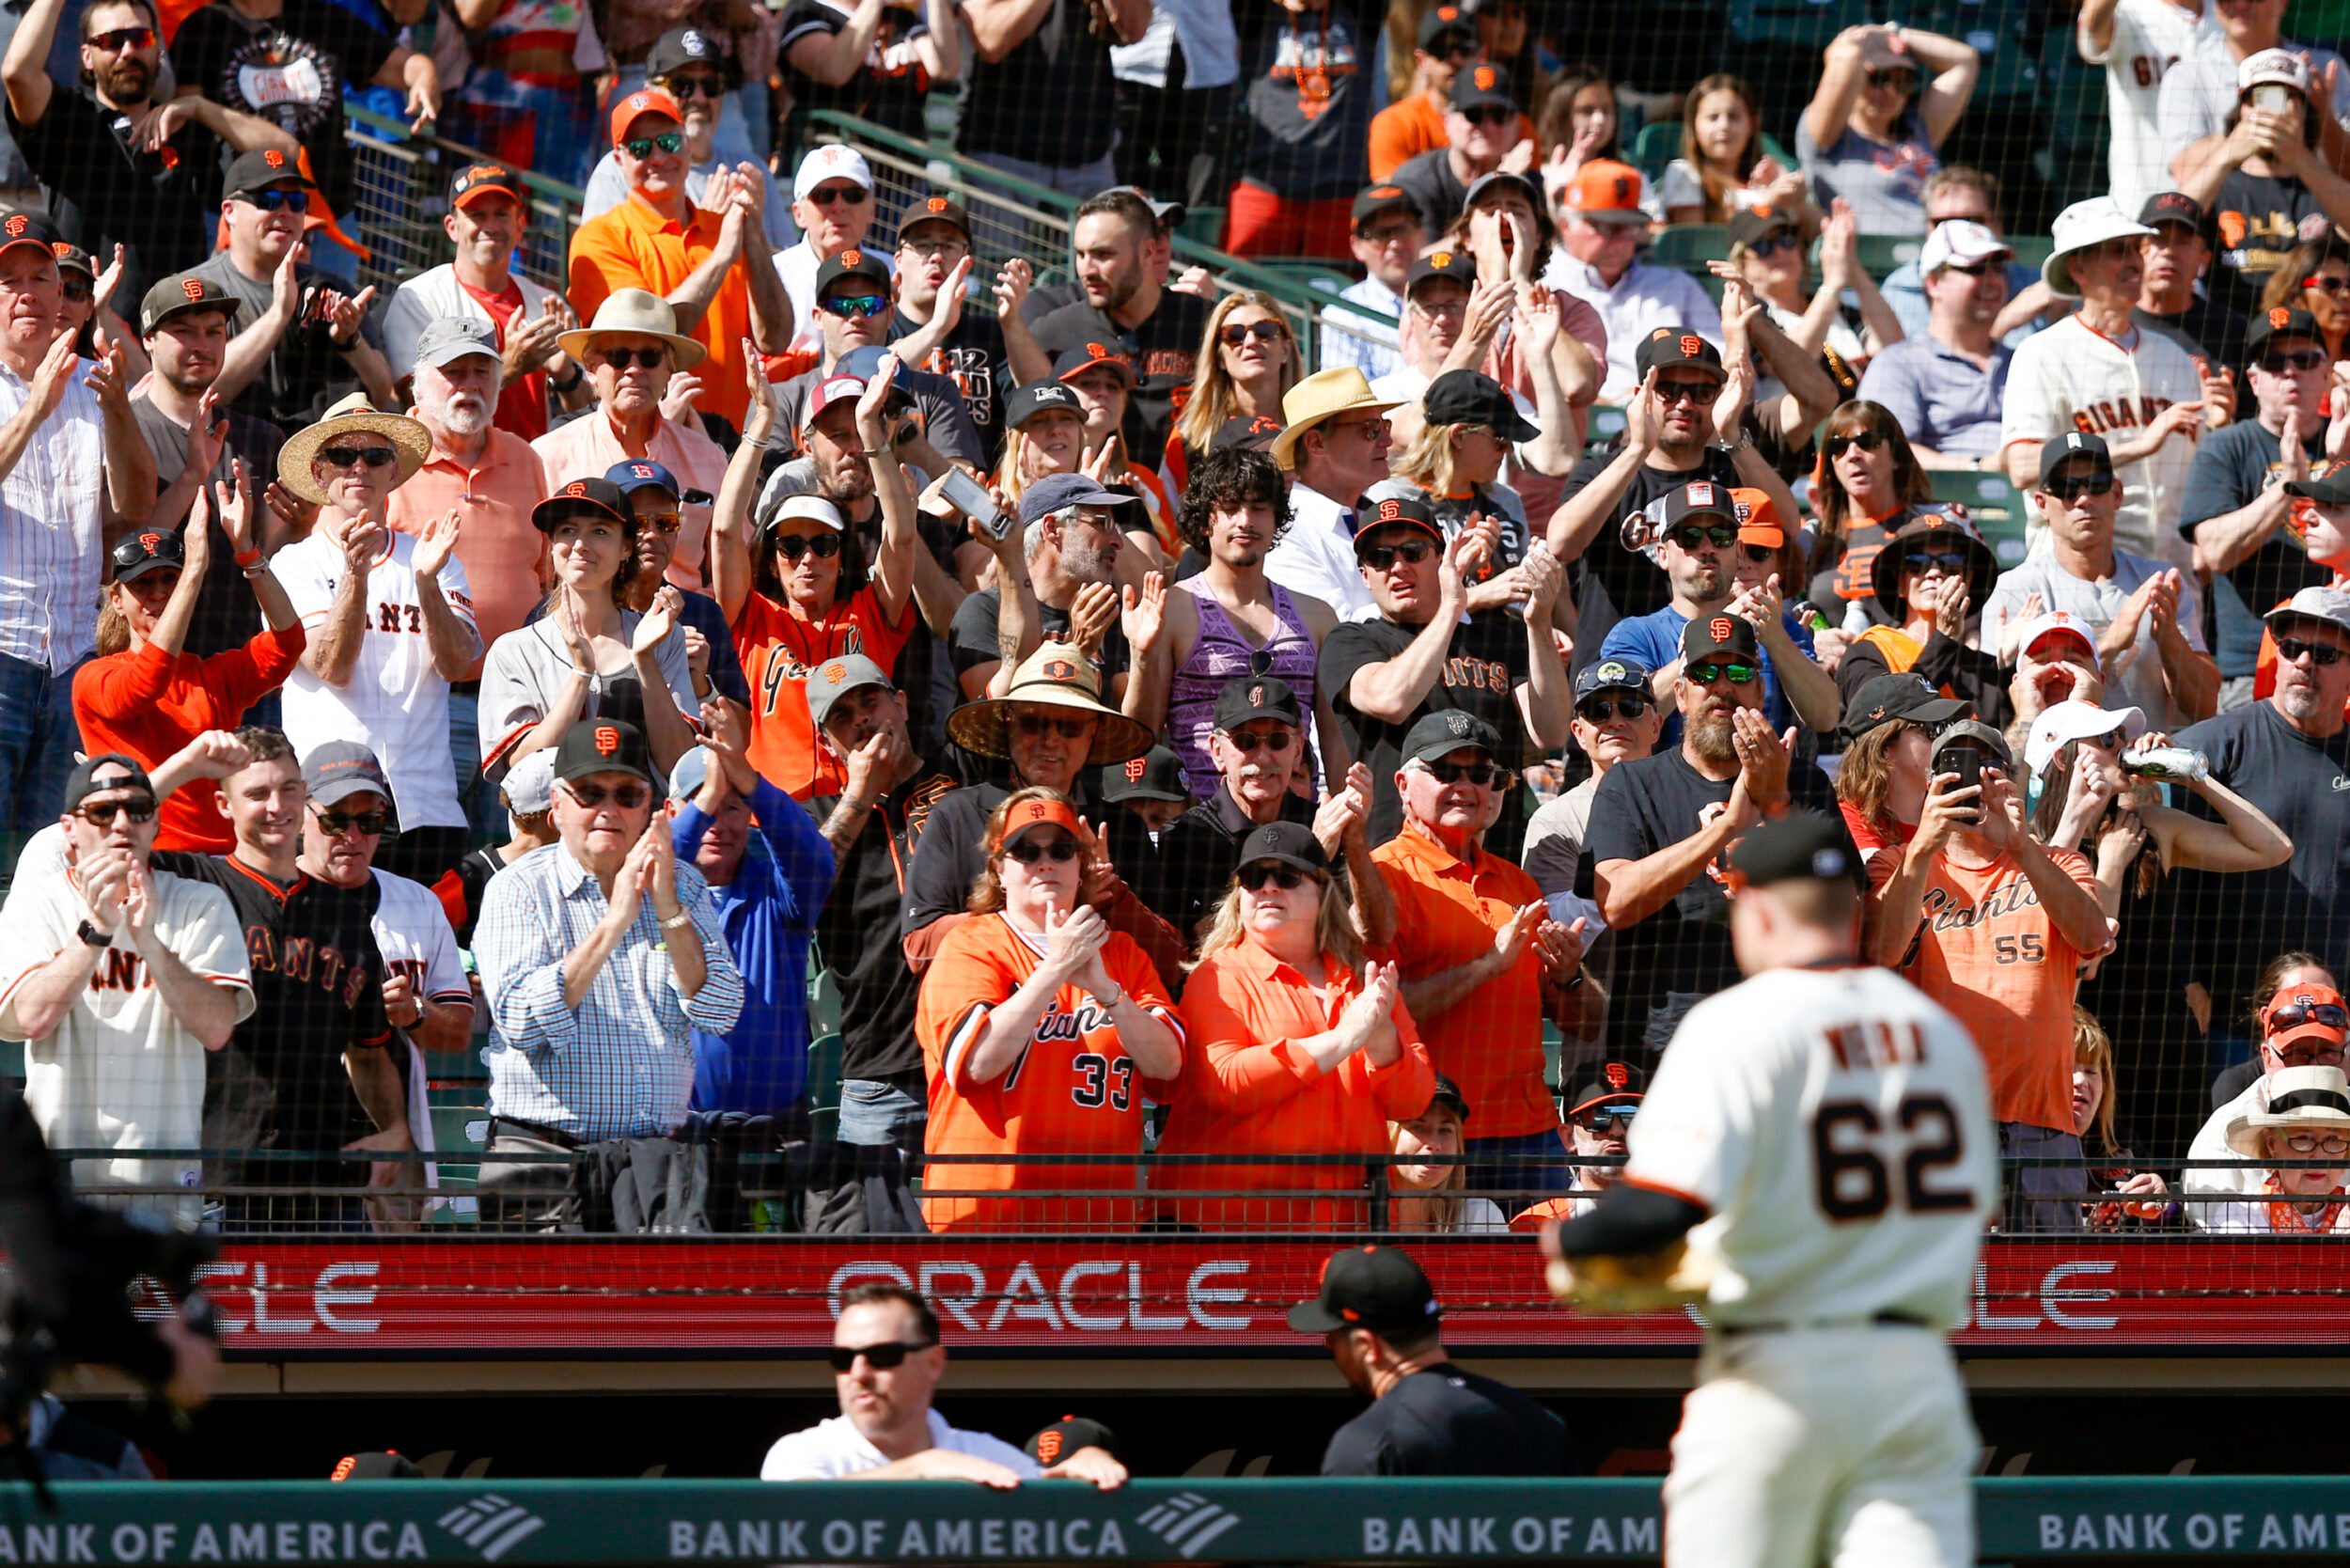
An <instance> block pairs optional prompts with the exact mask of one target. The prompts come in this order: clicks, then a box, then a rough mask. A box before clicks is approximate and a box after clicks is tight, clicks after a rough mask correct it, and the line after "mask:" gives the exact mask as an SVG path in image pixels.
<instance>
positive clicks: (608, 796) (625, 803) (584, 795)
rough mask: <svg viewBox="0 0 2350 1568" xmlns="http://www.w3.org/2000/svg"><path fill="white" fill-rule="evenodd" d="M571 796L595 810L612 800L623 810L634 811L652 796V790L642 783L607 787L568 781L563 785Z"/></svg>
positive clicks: (589, 808)
mask: <svg viewBox="0 0 2350 1568" xmlns="http://www.w3.org/2000/svg"><path fill="white" fill-rule="evenodd" d="M563 788H564V790H565V792H568V793H569V794H570V795H571V797H572V799H573V800H575V801H577V802H579V804H580V805H582V806H584V807H586V808H587V809H588V810H590V811H593V810H594V809H595V808H597V807H599V806H602V805H603V803H604V802H605V801H610V802H611V803H612V804H613V805H615V806H617V807H619V808H620V809H621V810H623V811H634V810H635V809H636V808H638V807H640V806H642V805H644V804H645V802H647V801H648V800H650V799H651V798H652V791H651V790H650V789H649V788H648V787H646V786H645V785H642V784H616V785H614V786H612V788H610V789H608V790H607V789H605V788H604V787H603V785H601V784H580V783H574V782H566V783H565V784H564V786H563Z"/></svg>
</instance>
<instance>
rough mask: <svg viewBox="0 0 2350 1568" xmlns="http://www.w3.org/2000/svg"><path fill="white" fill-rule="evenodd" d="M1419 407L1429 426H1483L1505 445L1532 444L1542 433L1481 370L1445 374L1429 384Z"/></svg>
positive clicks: (1500, 385) (1506, 393)
mask: <svg viewBox="0 0 2350 1568" xmlns="http://www.w3.org/2000/svg"><path fill="white" fill-rule="evenodd" d="M1419 406H1420V414H1421V416H1422V417H1424V418H1425V419H1427V421H1428V422H1429V423H1430V424H1432V425H1482V426H1484V427H1485V428H1486V429H1487V430H1489V431H1493V432H1494V434H1496V435H1497V436H1499V437H1500V438H1501V439H1502V440H1504V441H1531V440H1533V439H1535V438H1536V437H1537V436H1539V435H1541V434H1542V433H1543V432H1542V431H1541V429H1540V428H1539V427H1538V426H1536V425H1535V423H1534V422H1533V421H1532V420H1531V419H1528V417H1527V416H1525V415H1523V414H1520V413H1519V412H1518V405H1517V404H1516V403H1514V402H1512V400H1510V394H1509V392H1508V390H1507V389H1505V388H1504V387H1503V386H1502V384H1501V383H1499V382H1497V381H1496V380H1494V378H1493V377H1491V376H1489V375H1487V374H1485V372H1484V371H1482V370H1468V369H1461V370H1447V371H1446V372H1445V373H1444V374H1443V375H1440V376H1438V377H1437V378H1436V379H1435V380H1434V381H1433V382H1430V383H1429V384H1428V390H1427V392H1426V393H1425V394H1424V395H1423V396H1422V397H1421V399H1420V404H1419Z"/></svg>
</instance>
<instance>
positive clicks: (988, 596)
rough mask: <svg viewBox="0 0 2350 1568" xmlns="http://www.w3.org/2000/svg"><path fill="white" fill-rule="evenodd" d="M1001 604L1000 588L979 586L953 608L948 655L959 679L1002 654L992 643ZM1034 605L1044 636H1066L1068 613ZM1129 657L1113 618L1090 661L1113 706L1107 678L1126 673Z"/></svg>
mask: <svg viewBox="0 0 2350 1568" xmlns="http://www.w3.org/2000/svg"><path fill="white" fill-rule="evenodd" d="M1003 603H1004V593H1003V590H1002V589H1001V588H981V589H980V590H979V592H977V593H974V594H971V595H969V596H967V597H966V598H965V599H964V602H963V607H962V608H960V609H958V610H957V611H955V619H954V624H953V625H951V626H949V627H948V629H947V630H948V637H947V655H948V658H949V659H950V660H952V661H953V663H954V666H955V676H956V679H957V680H958V681H960V680H961V679H962V677H963V675H964V671H966V670H968V669H970V668H971V667H972V666H975V665H983V664H987V663H989V662H991V661H993V660H995V659H999V658H1001V657H1002V656H1003V655H1002V653H1001V651H999V650H998V649H997V647H996V645H995V616H996V612H997V611H998V610H1000V609H1001V608H1002V607H1003ZM1036 607H1037V618H1038V622H1039V624H1040V625H1041V626H1042V630H1043V634H1044V635H1046V636H1048V637H1060V638H1063V639H1066V638H1067V637H1068V635H1069V612H1068V611H1067V610H1063V609H1057V608H1055V607H1054V606H1053V605H1050V604H1045V603H1044V602H1043V601H1042V600H1039V601H1038V602H1037V606H1036ZM1130 658H1131V654H1130V652H1129V651H1128V649H1127V647H1126V633H1125V631H1124V629H1123V628H1121V627H1120V625H1119V624H1118V622H1117V621H1115V620H1113V621H1111V622H1110V629H1109V632H1108V633H1107V634H1106V635H1105V636H1104V637H1103V638H1102V656H1101V657H1100V658H1099V659H1096V660H1095V661H1094V662H1093V667H1094V669H1095V671H1096V672H1097V673H1099V674H1100V676H1101V677H1102V700H1103V701H1105V702H1107V703H1109V704H1110V705H1111V706H1112V707H1116V706H1117V699H1116V698H1115V696H1114V695H1113V694H1112V692H1111V691H1110V679H1111V677H1113V676H1116V675H1120V674H1123V673H1124V672H1125V669H1126V666H1127V664H1128V663H1129V660H1130Z"/></svg>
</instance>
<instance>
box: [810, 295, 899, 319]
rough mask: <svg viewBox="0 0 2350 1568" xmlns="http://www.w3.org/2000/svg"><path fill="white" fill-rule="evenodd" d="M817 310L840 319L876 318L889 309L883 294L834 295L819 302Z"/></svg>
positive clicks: (887, 300) (885, 296) (887, 299)
mask: <svg viewBox="0 0 2350 1568" xmlns="http://www.w3.org/2000/svg"><path fill="white" fill-rule="evenodd" d="M817 308H818V309H820V310H825V311H829V312H831V313H832V314H833V315H835V316H842V317H856V316H868V317H870V316H878V315H880V314H882V312H884V311H885V310H887V309H888V308H889V298H888V296H887V295H885V294H836V295H834V296H833V297H832V298H831V299H828V300H819V301H818V302H817Z"/></svg>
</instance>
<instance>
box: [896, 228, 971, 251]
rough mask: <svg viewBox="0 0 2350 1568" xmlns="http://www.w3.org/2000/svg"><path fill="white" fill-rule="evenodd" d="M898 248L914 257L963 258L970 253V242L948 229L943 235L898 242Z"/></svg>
mask: <svg viewBox="0 0 2350 1568" xmlns="http://www.w3.org/2000/svg"><path fill="white" fill-rule="evenodd" d="M898 248H899V249H900V250H902V251H905V252H908V253H909V254H911V255H915V256H965V255H968V254H969V253H970V250H971V242H970V241H968V240H966V239H964V237H963V236H962V235H960V234H957V233H955V232H954V231H952V230H951V229H950V230H948V232H947V233H944V234H926V235H923V236H921V237H919V238H917V239H912V240H900V241H899V242H898Z"/></svg>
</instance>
